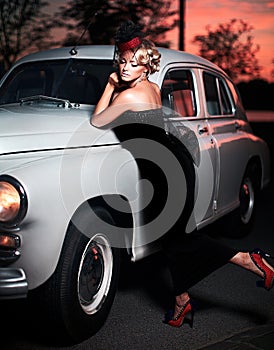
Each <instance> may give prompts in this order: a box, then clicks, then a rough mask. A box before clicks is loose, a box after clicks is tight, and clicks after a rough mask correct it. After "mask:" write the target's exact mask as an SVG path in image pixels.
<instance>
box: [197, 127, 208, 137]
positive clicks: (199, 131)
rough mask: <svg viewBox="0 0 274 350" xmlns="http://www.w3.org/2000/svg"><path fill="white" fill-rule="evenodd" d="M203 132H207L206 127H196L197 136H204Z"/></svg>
mask: <svg viewBox="0 0 274 350" xmlns="http://www.w3.org/2000/svg"><path fill="white" fill-rule="evenodd" d="M205 132H208V127H207V126H201V125H199V126H198V133H199V135H202V134H204V133H205Z"/></svg>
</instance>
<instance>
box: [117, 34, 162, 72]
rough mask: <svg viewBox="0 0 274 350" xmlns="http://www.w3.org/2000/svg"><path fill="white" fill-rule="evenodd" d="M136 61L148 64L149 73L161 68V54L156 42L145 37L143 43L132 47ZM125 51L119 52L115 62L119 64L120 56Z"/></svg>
mask: <svg viewBox="0 0 274 350" xmlns="http://www.w3.org/2000/svg"><path fill="white" fill-rule="evenodd" d="M131 51H132V53H133V54H134V57H135V58H136V61H137V63H138V64H139V65H142V66H146V68H147V70H148V72H147V75H150V74H153V73H155V72H158V71H159V70H160V60H161V54H160V52H159V51H158V49H157V48H156V46H155V44H154V43H153V42H152V41H150V40H147V39H143V40H142V42H141V44H140V45H138V46H137V47H136V48H134V49H131ZM123 53H124V51H122V52H119V51H118V52H117V55H116V57H115V64H116V65H118V63H119V60H120V56H121V55H122V54H123Z"/></svg>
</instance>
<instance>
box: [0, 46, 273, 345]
mask: <svg viewBox="0 0 274 350" xmlns="http://www.w3.org/2000/svg"><path fill="white" fill-rule="evenodd" d="M113 51H114V49H113V47H112V46H80V47H77V48H60V49H54V50H49V51H46V52H39V53H36V54H31V55H29V56H26V57H24V58H22V59H21V60H19V61H18V62H17V63H16V64H15V65H14V66H13V68H12V69H11V70H10V71H9V72H8V73H7V74H6V75H5V76H4V77H3V79H2V81H1V86H0V135H1V137H0V298H2V299H5V298H9V299H11V298H24V297H27V296H30V297H31V296H32V294H34V295H35V296H36V297H35V301H36V302H37V300H38V303H39V300H41V303H40V305H39V304H38V307H39V308H40V310H41V313H42V310H44V311H45V312H47V313H49V314H50V315H49V319H50V320H51V321H49V326H50V325H54V327H55V328H56V325H57V326H58V327H57V329H58V331H59V332H61V330H63V333H64V335H65V336H66V337H68V338H71V339H72V340H73V341H74V342H77V341H81V340H82V339H85V338H87V337H89V336H92V334H94V333H95V332H97V331H98V330H99V329H100V327H102V325H103V323H104V321H105V319H106V318H107V315H108V313H109V310H110V308H111V305H112V302H113V299H114V296H115V292H116V287H117V282H118V275H119V263H120V251H121V250H125V251H126V253H127V254H128V256H129V257H130V259H131V260H132V262H135V261H138V260H140V259H142V258H144V257H146V256H148V255H149V254H152V253H153V252H155V251H157V250H158V249H160V245H159V244H158V243H159V239H158V238H160V236H161V235H162V234H164V232H162V233H161V234H159V232H151V229H150V227H148V226H149V225H142V224H141V223H142V217H140V216H141V215H142V210H140V207H141V206H142V205H143V197H142V196H143V194H144V193H142V191H144V189H145V188H147V190H148V189H149V188H150V187H149V186H148V187H146V186H139V183H140V181H139V180H140V174H139V169H138V166H137V164H136V161H135V159H134V157H133V156H132V154H131V153H130V152H129V151H128V150H127V149H126V148H124V147H123V146H122V145H121V143H120V141H119V139H118V138H117V135H116V134H115V133H114V132H113V130H112V129H111V128H110V129H104V130H100V129H98V128H95V127H93V126H91V125H90V117H91V115H92V110H93V108H94V106H95V105H96V103H97V101H98V99H99V97H100V95H101V93H102V91H103V88H104V86H105V84H106V81H107V78H108V75H109V74H110V72H112V71H113V70H114V69H115V68H114V67H113ZM160 52H161V55H162V59H161V69H160V71H159V72H157V73H156V74H154V75H152V76H151V77H150V79H151V81H154V82H155V83H157V84H158V85H159V86H160V87H161V91H162V100H163V106H164V107H163V110H164V114H163V119H164V125H165V129H166V132H167V133H168V132H169V130H171V126H172V128H173V129H174V128H175V129H177V131H178V132H179V133H180V130H184V128H185V127H187V128H188V129H189V130H191V131H192V133H193V135H194V136H195V139H196V141H197V142H198V147H199V162H197V163H196V164H195V171H196V185H197V188H196V203H195V208H194V214H195V220H196V224H197V227H198V229H200V228H202V227H205V226H206V225H209V224H211V223H213V222H215V221H216V220H217V219H220V218H224V217H225V216H226V217H227V215H233V220H231V221H233V223H234V224H237V226H238V227H239V228H240V229H241V230H244V231H246V229H247V228H249V226H250V224H251V223H252V217H253V214H254V206H255V199H256V197H255V195H256V191H260V190H261V189H262V188H264V187H265V186H266V185H267V184H268V182H269V180H270V174H269V169H270V164H269V152H268V147H267V145H266V144H265V142H264V141H263V140H261V139H260V138H258V137H256V136H255V135H254V134H253V133H252V130H251V127H250V125H249V123H248V121H247V119H246V115H245V111H244V109H243V107H242V104H241V100H240V97H239V94H238V92H237V89H236V88H235V85H234V84H233V82H232V81H231V79H230V78H229V77H228V76H227V75H226V74H225V73H224V72H223V71H222V70H221V69H219V68H218V67H217V66H216V65H214V64H212V63H210V62H208V61H206V60H204V59H202V58H200V57H197V56H195V55H191V54H188V53H185V52H179V51H174V50H169V49H163V48H160ZM193 142H194V140H193ZM188 151H189V150H188V149H187V148H186V152H188ZM174 175H175V177H176V176H177V174H174ZM177 180H178V181H180V179H178V176H177ZM150 189H151V188H150ZM117 208H118V209H117ZM230 229H231V230H233V232H236V231H234V230H236V227H234V228H232V227H231V228H230ZM37 296H38V297H37ZM39 298H41V299H39ZM43 317H45V315H44V313H43ZM54 327H53V328H54Z"/></svg>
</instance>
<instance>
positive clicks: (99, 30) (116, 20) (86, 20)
mask: <svg viewBox="0 0 274 350" xmlns="http://www.w3.org/2000/svg"><path fill="white" fill-rule="evenodd" d="M171 3H172V0H153V1H151V0H135V1H132V0H131V1H129V0H116V1H112V0H70V1H68V2H67V4H66V5H65V6H61V7H60V8H59V11H58V12H57V13H56V14H55V20H56V21H57V22H58V25H59V26H61V27H65V28H67V29H68V30H69V32H68V34H67V36H66V38H65V40H64V42H63V45H66V46H68V45H75V43H76V42H77V41H78V39H79V37H80V35H81V33H82V32H83V31H84V30H85V29H86V28H87V30H86V33H85V35H84V36H83V37H82V38H81V42H80V44H113V37H114V34H115V31H116V29H117V27H118V26H119V25H120V24H121V22H123V21H125V20H128V19H131V20H132V21H133V22H134V23H138V24H140V25H141V26H142V27H144V29H145V30H146V31H147V32H148V34H149V38H150V39H151V40H153V41H154V42H155V43H156V44H158V45H161V46H166V47H168V46H169V44H170V42H169V41H168V40H166V37H165V34H166V32H167V31H169V30H171V29H173V28H174V27H175V26H177V25H178V18H177V17H176V16H175V15H176V14H177V12H178V11H174V10H170V5H171Z"/></svg>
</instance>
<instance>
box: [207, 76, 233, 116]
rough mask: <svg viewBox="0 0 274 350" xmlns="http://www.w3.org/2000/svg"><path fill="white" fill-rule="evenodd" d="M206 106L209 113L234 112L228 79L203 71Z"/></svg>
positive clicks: (228, 113)
mask: <svg viewBox="0 0 274 350" xmlns="http://www.w3.org/2000/svg"><path fill="white" fill-rule="evenodd" d="M203 80H204V89H205V97H206V107H207V112H208V114H209V115H230V114H233V102H232V101H233V100H232V98H231V94H230V92H229V87H228V86H227V84H226V81H225V80H224V79H222V78H220V77H218V76H216V75H214V74H209V73H206V72H204V73H203Z"/></svg>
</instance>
